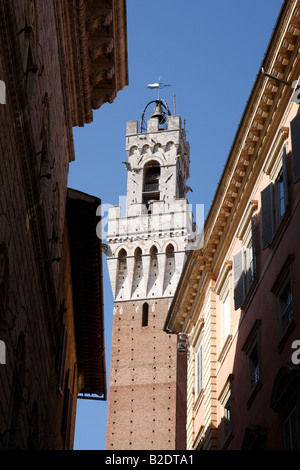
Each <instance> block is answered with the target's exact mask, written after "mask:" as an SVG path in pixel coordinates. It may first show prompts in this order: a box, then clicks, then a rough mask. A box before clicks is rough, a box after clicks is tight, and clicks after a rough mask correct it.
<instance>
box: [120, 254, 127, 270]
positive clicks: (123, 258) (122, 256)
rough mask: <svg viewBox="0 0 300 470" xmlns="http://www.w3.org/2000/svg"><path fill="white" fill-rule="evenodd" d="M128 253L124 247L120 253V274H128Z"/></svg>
mask: <svg viewBox="0 0 300 470" xmlns="http://www.w3.org/2000/svg"><path fill="white" fill-rule="evenodd" d="M126 258H127V253H126V251H125V250H124V249H123V248H122V250H121V251H120V253H119V276H120V275H124V276H126V269H127V259H126Z"/></svg>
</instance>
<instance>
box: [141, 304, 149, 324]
mask: <svg viewBox="0 0 300 470" xmlns="http://www.w3.org/2000/svg"><path fill="white" fill-rule="evenodd" d="M148 322H149V305H148V304H147V303H145V304H144V305H143V315H142V327H143V328H144V327H146V326H148Z"/></svg>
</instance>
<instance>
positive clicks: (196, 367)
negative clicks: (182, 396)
mask: <svg viewBox="0 0 300 470" xmlns="http://www.w3.org/2000/svg"><path fill="white" fill-rule="evenodd" d="M299 15H300V2H298V1H290V0H288V1H284V2H283V5H282V8H281V11H280V14H279V17H278V20H277V23H276V25H275V28H274V31H273V34H272V37H271V39H270V42H269V45H268V48H267V51H266V53H265V56H264V58H263V62H262V64H261V69H260V70H259V71H258V74H257V78H256V81H255V83H254V86H253V88H252V91H251V94H250V97H249V100H248V102H247V105H246V108H245V111H244V114H243V116H242V119H241V122H240V125H239V128H238V131H237V133H236V136H235V138H234V141H233V145H232V148H231V151H230V154H229V156H228V159H227V162H226V165H225V167H224V171H223V174H222V176H221V179H220V182H219V185H218V187H217V190H216V193H215V197H214V200H213V202H212V206H211V208H210V211H209V213H208V216H207V218H206V221H205V226H204V244H203V247H202V248H201V249H197V250H192V251H191V252H190V253H189V257H188V259H187V262H186V264H185V268H184V271H183V274H182V276H181V279H180V282H179V284H178V288H177V291H176V294H175V296H174V299H173V302H172V305H171V307H170V310H169V313H168V316H167V319H166V322H165V326H164V328H165V331H166V333H168V334H170V333H176V334H179V333H185V334H186V335H187V337H188V343H189V352H188V379H187V448H188V449H193V450H197V449H203V450H207V449H229V450H230V449H233V450H239V449H248V450H255V449H270V450H271V449H299V448H300V441H299V436H300V433H299V430H300V426H299V423H300V421H299V418H300V408H299V397H300V395H299V393H300V382H299V377H300V368H299V356H300V354H299V349H300V348H299V345H300V341H299V340H300V323H299V322H300V318H299V315H300V296H299V292H300V289H299V282H300V281H299V280H300V271H299V265H300V262H299V261H300V251H299V234H300V225H299V220H300V206H299V201H300V198H299V196H300V186H299V185H300V183H299V177H300V174H299V161H300V153H299V135H300V125H299V123H300V114H299V104H300V101H299V93H298V91H297V86H298V80H299V76H300V61H299V46H300V43H299V36H300V16H299Z"/></svg>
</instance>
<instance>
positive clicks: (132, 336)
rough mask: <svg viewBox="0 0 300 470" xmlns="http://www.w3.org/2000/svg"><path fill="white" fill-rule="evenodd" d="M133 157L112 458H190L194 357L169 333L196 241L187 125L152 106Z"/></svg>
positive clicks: (118, 255)
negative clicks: (142, 453) (185, 453)
mask: <svg viewBox="0 0 300 470" xmlns="http://www.w3.org/2000/svg"><path fill="white" fill-rule="evenodd" d="M151 103H153V105H152V106H151ZM149 106H150V110H152V109H153V108H154V111H153V113H152V115H151V117H150V118H149V119H146V116H147V112H148V109H149ZM150 112H151V111H150ZM126 153H127V155H128V161H126V162H123V164H124V165H125V168H126V170H127V172H128V176H127V199H126V201H127V202H126V215H125V216H123V217H122V216H121V207H120V206H116V207H111V208H110V210H109V217H108V233H107V244H108V252H107V262H108V269H109V275H110V281H111V286H112V291H113V296H114V318H113V335H112V348H111V365H110V386H109V398H108V417H107V435H106V449H107V450H151V449H152V450H176V449H177V450H179V449H185V421H184V419H183V420H182V409H185V406H186V404H185V400H186V397H185V384H186V382H185V380H186V378H185V361H186V356H185V355H180V354H179V353H178V348H177V342H178V340H177V337H176V336H174V335H168V334H167V333H165V332H164V331H163V327H164V322H165V320H166V316H167V313H168V309H169V306H170V304H171V301H172V298H173V296H174V293H175V290H176V286H177V284H178V281H179V278H180V274H181V272H182V269H183V266H184V263H185V260H186V254H187V250H188V248H189V247H188V245H189V242H190V240H191V239H193V237H194V232H193V227H194V225H193V216H192V213H191V211H190V208H189V204H188V202H187V199H186V195H187V193H188V191H189V188H188V187H187V185H186V181H187V179H188V178H189V164H190V148H189V144H188V142H187V141H186V133H185V129H184V128H183V127H182V122H181V118H180V116H178V115H171V113H170V111H169V108H168V106H167V103H166V102H165V101H164V100H161V99H158V100H156V101H152V102H150V103H149V104H148V105H147V106H146V108H145V110H144V112H143V115H142V119H141V123H140V126H139V123H138V121H130V122H127V132H126ZM182 407H184V408H182ZM176 409H181V413H176ZM183 414H184V413H183ZM180 416H181V417H180Z"/></svg>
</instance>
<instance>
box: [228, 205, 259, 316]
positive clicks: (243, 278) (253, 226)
mask: <svg viewBox="0 0 300 470" xmlns="http://www.w3.org/2000/svg"><path fill="white" fill-rule="evenodd" d="M256 209H257V205H256V204H254V203H251V206H250V207H249V209H248V211H247V212H246V216H245V220H244V222H243V223H242V227H241V229H240V231H239V233H238V238H239V239H240V240H241V242H242V248H241V249H240V250H238V251H237V252H236V253H235V254H234V255H233V264H232V270H233V284H234V285H233V298H234V309H235V310H238V309H239V308H242V307H243V306H244V304H245V301H246V299H247V297H248V296H249V295H250V292H251V291H252V289H253V286H254V285H255V281H256V280H257V278H258V243H257V213H256ZM250 250H251V256H249V252H250ZM249 260H250V261H249ZM250 265H251V273H252V274H251V282H250V281H249V266H250Z"/></svg>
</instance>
